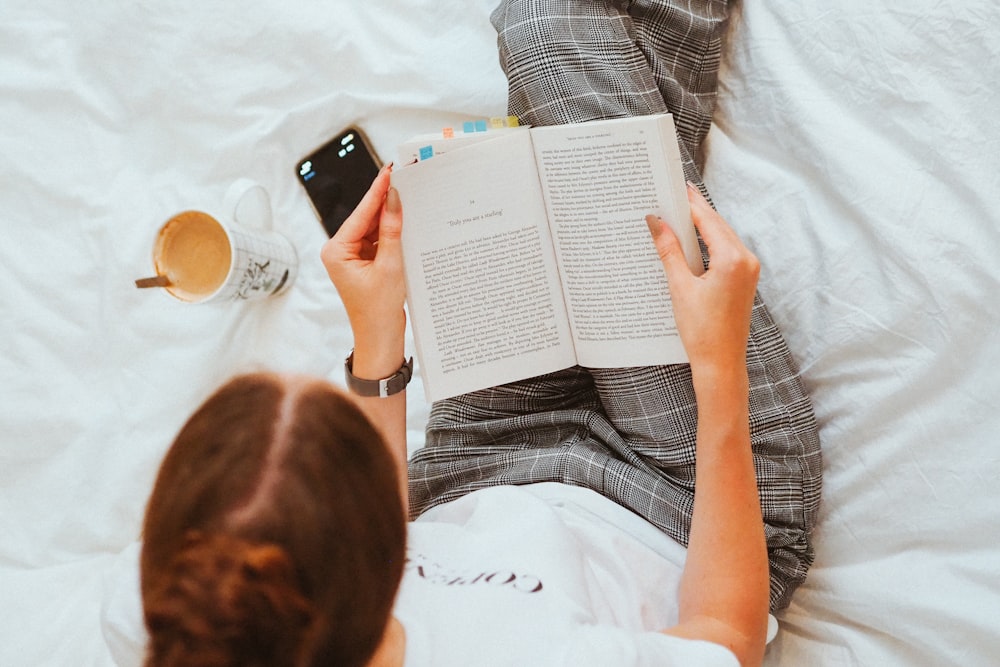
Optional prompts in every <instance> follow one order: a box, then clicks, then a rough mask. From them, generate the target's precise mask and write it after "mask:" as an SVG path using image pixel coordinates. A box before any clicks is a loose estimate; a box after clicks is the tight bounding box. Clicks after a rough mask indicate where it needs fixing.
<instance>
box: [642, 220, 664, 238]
mask: <svg viewBox="0 0 1000 667" xmlns="http://www.w3.org/2000/svg"><path fill="white" fill-rule="evenodd" d="M646 226H647V227H649V233H650V234H652V235H653V238H654V239H655V238H656V237H657V236H659V235H660V233H661V232H663V220H661V219H660V218H658V217H656V216H655V215H653V214H649V215H647V216H646Z"/></svg>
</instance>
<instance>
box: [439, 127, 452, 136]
mask: <svg viewBox="0 0 1000 667" xmlns="http://www.w3.org/2000/svg"><path fill="white" fill-rule="evenodd" d="M441 136H443V137H444V138H445V139H454V138H455V128H453V127H446V128H444V129H443V130H441Z"/></svg>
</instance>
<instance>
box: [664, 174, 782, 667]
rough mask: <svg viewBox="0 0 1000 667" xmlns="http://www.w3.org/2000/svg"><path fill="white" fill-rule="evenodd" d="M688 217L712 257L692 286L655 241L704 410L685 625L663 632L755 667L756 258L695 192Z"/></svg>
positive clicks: (668, 235)
mask: <svg viewBox="0 0 1000 667" xmlns="http://www.w3.org/2000/svg"><path fill="white" fill-rule="evenodd" d="M688 199H689V201H690V203H691V214H692V217H693V219H694V222H695V225H696V226H697V227H698V230H699V231H700V232H701V235H702V238H703V239H704V241H705V243H706V245H707V246H708V250H709V268H708V271H706V272H705V273H704V274H703V275H701V276H694V275H693V274H692V273H691V272H690V270H689V269H688V267H687V264H686V263H685V261H684V257H683V253H682V252H681V250H680V246H679V244H678V242H677V239H676V237H674V235H673V233H672V232H671V231H670V229H669V227H667V226H666V225H664V224H663V222H662V221H661V220H659V219H657V218H655V217H653V216H650V217H649V218H648V219H647V222H648V223H649V227H650V231H651V232H652V234H653V239H654V242H655V243H656V247H657V250H658V252H659V254H660V258H661V259H662V260H663V265H664V268H665V269H666V272H667V277H668V280H669V282H670V292H671V296H672V299H673V302H674V314H675V317H676V322H677V328H678V331H679V333H680V335H681V339H682V340H683V341H684V346H685V349H686V350H687V352H688V356H689V359H690V362H691V374H692V379H693V383H694V391H695V396H696V398H697V401H698V429H697V436H696V438H697V444H696V446H697V453H696V465H697V473H696V474H697V477H696V483H695V494H694V514H693V517H692V521H691V535H690V539H689V542H688V556H687V563H686V565H685V567H684V573H683V575H682V577H681V585H680V594H679V595H680V599H679V603H680V614H679V622H678V624H677V625H676V626H674V627H673V628H669V629H667V630H665V631H664V632H666V633H668V634H671V635H676V636H681V637H688V638H692V639H704V640H708V641H713V642H716V643H719V644H722V645H724V646H726V647H728V648H729V649H730V650H732V651H733V653H735V654H736V656H737V658H738V659H739V660H740V663H741V664H742V665H744V667H746V666H747V665H759V664H760V663H761V661H762V660H763V655H764V646H765V637H766V633H767V612H768V584H769V580H768V577H769V574H768V561H767V548H766V542H765V538H764V524H763V519H762V517H761V510H760V498H759V497H758V494H757V482H756V477H755V475H754V468H753V458H752V456H751V450H750V426H749V406H748V398H747V396H748V389H749V388H748V379H747V370H746V344H747V337H748V335H749V329H750V312H751V308H752V305H753V297H754V291H755V289H756V284H757V276H758V274H759V270H760V267H759V263H758V261H757V258H756V257H754V255H753V254H752V253H751V252H750V251H749V250H747V248H746V247H745V246H744V245H743V244H742V243H741V242H740V240H739V239H738V238H737V237H736V234H735V233H734V232H733V231H732V229H730V228H729V226H728V225H727V224H726V223H725V221H723V220H722V218H721V217H720V216H719V215H718V214H717V213H716V212H715V211H714V210H713V209H712V207H711V206H709V205H708V203H707V202H706V201H705V200H704V198H702V196H701V195H700V193H698V192H697V190H695V189H694V188H693V187H690V186H689V188H688Z"/></svg>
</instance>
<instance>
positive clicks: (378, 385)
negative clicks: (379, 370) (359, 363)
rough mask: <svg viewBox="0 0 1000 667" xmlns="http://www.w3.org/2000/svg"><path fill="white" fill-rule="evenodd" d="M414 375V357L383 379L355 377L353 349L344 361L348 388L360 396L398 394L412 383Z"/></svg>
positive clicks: (383, 396) (381, 396)
mask: <svg viewBox="0 0 1000 667" xmlns="http://www.w3.org/2000/svg"><path fill="white" fill-rule="evenodd" d="M412 377H413V357H410V358H409V359H407V360H405V361H403V365H402V366H400V367H399V370H398V371H396V372H395V373H393V374H392V375H390V376H389V377H387V378H382V379H381V380H362V379H361V378H358V377H354V350H351V354H350V355H348V357H347V359H346V360H345V361H344V379H345V381H346V382H347V388H348V389H350V390H351V391H352V392H353V393H355V394H357V395H358V396H369V397H374V396H378V397H379V398H385V397H387V396H392V395H393V394H398V393H399V392H401V391H403V390H404V389H406V385H408V384H410V378H412Z"/></svg>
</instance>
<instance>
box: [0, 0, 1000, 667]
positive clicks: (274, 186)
mask: <svg viewBox="0 0 1000 667" xmlns="http://www.w3.org/2000/svg"><path fill="white" fill-rule="evenodd" d="M202 4H203V5H204V4H205V3H202ZM746 4H747V6H746V7H745V8H744V10H743V12H742V15H741V17H740V18H739V20H738V22H737V24H736V25H735V27H734V32H733V42H732V44H731V47H730V50H729V53H728V54H727V57H726V61H725V66H724V70H723V77H722V78H723V84H722V89H721V96H720V108H719V113H718V116H717V119H716V120H717V122H716V127H714V128H713V130H712V132H711V134H710V138H709V142H708V160H707V167H706V172H707V182H708V184H709V187H710V188H711V190H712V191H713V194H714V197H715V201H716V203H717V205H718V206H719V208H720V210H721V211H722V212H723V214H724V215H726V217H728V218H729V219H730V221H731V222H732V223H733V225H734V226H735V227H736V228H737V229H738V230H739V232H740V233H741V234H742V235H743V236H744V238H745V239H746V240H747V242H748V244H750V245H751V247H752V248H753V249H754V250H755V251H756V252H757V254H758V255H759V256H760V258H761V260H762V262H763V267H764V268H763V274H762V278H761V286H760V289H761V292H762V294H763V296H764V298H765V300H766V301H767V302H768V304H769V305H770V307H771V310H772V314H773V315H774V317H775V319H776V321H777V322H778V324H779V326H780V327H781V328H782V330H783V331H784V332H785V334H786V336H787V339H788V341H789V344H790V347H791V349H792V350H793V353H794V355H795V357H796V359H797V360H798V362H799V364H800V365H801V368H802V372H803V377H804V379H805V382H806V385H807V387H808V389H809V390H810V392H811V393H812V396H813V398H814V404H815V409H816V414H817V417H818V419H819V422H820V425H821V429H822V430H821V436H822V440H823V446H824V452H825V475H826V483H825V488H824V497H823V508H822V514H821V521H820V525H819V528H818V531H817V536H816V546H817V559H816V564H815V567H814V569H813V571H812V574H811V576H810V578H809V580H808V581H807V582H806V584H805V585H804V586H803V587H802V588H801V589H800V590H799V592H798V593H797V594H796V597H795V599H794V601H793V603H792V606H791V607H790V608H789V609H788V610H787V611H786V612H784V613H783V614H782V615H781V616H780V617H779V621H780V623H781V628H782V630H781V632H779V634H778V638H777V639H776V640H775V643H774V644H773V645H772V646H771V648H770V649H769V652H768V656H767V664H769V665H789V666H792V665H807V664H808V665H841V664H843V665H899V666H900V667H902V666H904V665H906V666H910V665H944V664H964V665H987V664H991V663H993V662H995V660H996V656H997V655H998V654H1000V640H998V639H997V636H998V634H997V631H996V623H997V619H1000V577H998V576H997V573H998V571H1000V553H998V549H997V546H996V538H995V534H996V526H997V516H998V514H997V511H998V510H997V507H998V504H1000V490H998V489H1000V461H998V456H1000V455H998V451H1000V449H998V447H997V444H998V442H997V441H998V435H1000V416H998V415H1000V399H998V398H997V397H998V395H1000V372H998V371H997V368H998V365H1000V334H998V330H1000V296H998V295H1000V268H998V260H1000V214H998V213H997V211H998V210H1000V157H998V155H1000V123H998V122H997V120H996V118H995V115H996V111H997V109H1000V89H998V88H997V85H996V82H997V81H1000V65H998V64H997V63H1000V46H998V43H997V41H996V40H995V39H994V38H993V36H994V33H995V30H996V27H997V26H998V25H1000V8H998V7H997V6H996V4H995V3H994V2H993V0H970V1H969V2H965V3H958V2H947V1H946V2H931V1H930V0H917V1H916V2H913V3H908V4H907V5H906V6H900V7H898V8H895V7H885V6H881V5H878V4H872V3H868V2H863V1H861V0H848V1H847V2H843V3H839V4H838V5H836V6H829V5H828V3H827V4H826V5H820V3H783V4H784V5H787V6H782V7H781V8H780V9H778V8H776V7H766V6H763V5H764V4H765V3H746ZM770 4H772V5H774V4H776V3H770ZM491 8H492V0H491V1H490V2H486V1H484V0H473V1H471V2H463V3H434V2H429V1H426V0H415V1H413V2H408V3H390V2H388V0H370V1H369V2H366V3H349V2H346V1H345V0H333V1H330V2H325V3H313V4H312V5H310V6H308V7H305V6H302V7H297V8H294V9H290V8H289V6H287V5H281V4H279V3H272V2H265V1H264V0H249V1H248V2H244V3H241V4H240V6H239V8H238V10H236V9H232V8H228V9H224V8H222V7H221V6H216V5H210V6H202V7H196V6H194V5H188V4H184V3H178V2H161V3H155V4H150V3H133V4H132V5H125V6H119V7H114V8H112V7H111V6H110V5H109V6H107V7H104V6H84V5H80V4H79V3H71V2H68V1H66V0H49V1H47V2H46V1H44V0H43V1H41V2H33V3H27V2H21V1H15V2H12V3H7V5H6V6H5V8H4V19H3V21H0V90H2V95H0V127H2V128H3V131H2V132H0V196H2V199H0V203H2V207H0V216H2V218H0V219H2V224H3V230H4V236H3V243H0V267H2V272H3V273H2V275H3V277H4V284H3V287H2V289H0V312H2V313H3V317H4V319H5V322H6V324H5V325H4V334H3V343H2V345H0V378H2V380H3V382H2V384H0V484H2V493H0V532H2V535H3V538H2V539H0V664H3V665H102V666H103V665H108V664H110V655H109V653H108V649H107V647H106V645H105V643H104V639H103V638H102V636H101V630H100V621H99V613H100V607H101V603H102V599H103V596H104V591H105V588H106V586H107V585H108V582H109V581H110V580H113V578H114V576H115V572H116V569H115V568H116V566H117V565H118V564H119V560H118V555H119V553H120V552H121V550H122V549H124V548H125V547H126V546H127V545H128V544H130V543H131V542H133V541H134V540H135V539H136V538H137V536H138V531H139V524H140V520H141V516H142V512H143V506H144V503H145V500H146V497H147V494H148V491H149V488H150V484H151V481H152V478H153V476H154V474H155V471H156V467H157V465H158V463H159V460H160V458H161V457H162V455H163V453H164V451H165V449H166V447H167V446H168V444H169V442H170V440H171V438H172V436H173V435H174V433H175V432H176V430H177V429H178V428H179V426H180V425H181V423H182V422H183V420H184V418H185V417H186V416H187V414H189V413H190V411H191V410H192V409H193V408H194V407H195V406H196V405H197V404H198V403H200V402H201V400H203V399H204V398H205V397H206V396H207V394H208V393H210V392H211V390H212V389H213V388H214V387H216V386H217V385H218V384H219V383H221V382H222V381H224V380H225V379H227V378H228V377H230V376H231V375H233V374H235V373H238V372H242V371H247V370H254V369H261V368H270V369H280V370H291V371H303V372H310V373H314V374H320V375H324V376H327V377H330V378H332V379H334V380H335V381H338V382H339V381H340V374H341V366H342V361H343V357H344V356H345V354H346V352H347V351H348V349H349V347H350V333H349V330H348V328H347V322H346V318H345V316H344V314H343V311H342V310H341V308H340V306H339V303H338V300H337V297H336V294H335V292H334V290H333V289H332V287H330V286H329V284H328V282H327V279H326V277H325V275H324V272H323V269H322V266H321V265H320V263H319V261H318V253H319V248H320V246H321V244H322V242H323V232H322V230H321V228H320V226H319V224H318V222H317V221H316V220H315V218H314V217H313V214H312V211H311V210H310V208H309V206H308V204H307V201H306V199H305V197H304V195H303V193H302V192H301V191H300V188H299V185H298V184H297V183H296V181H295V178H294V172H293V168H294V165H295V162H296V160H297V159H298V158H300V157H301V156H303V155H304V154H305V153H307V152H308V151H309V150H310V149H312V148H313V147H315V146H317V145H319V144H320V143H322V142H323V141H324V140H326V139H327V138H328V137H329V136H331V135H332V134H333V133H334V132H336V131H337V130H338V129H340V127H342V126H344V125H346V124H348V123H352V122H357V123H359V124H360V125H362V126H363V127H365V128H366V129H367V131H368V133H369V135H370V137H371V138H372V140H373V141H374V143H375V145H376V148H377V149H378V151H379V152H380V153H381V155H382V156H383V157H384V158H386V159H391V157H392V156H393V155H394V147H395V145H396V143H398V142H399V141H401V140H403V139H405V138H407V137H409V136H410V135H413V134H416V133H419V132H426V131H433V130H435V129H437V128H440V127H442V126H445V125H451V124H454V123H456V122H458V121H460V120H462V119H467V118H479V117H487V116H496V115H502V114H503V113H504V99H505V92H506V91H505V83H504V79H503V76H502V73H501V72H500V70H499V67H498V65H497V60H496V54H495V47H494V34H493V31H492V28H491V27H490V25H489V22H488V12H489V10H490V9H491ZM238 178H251V179H254V180H256V181H257V182H259V183H261V184H262V185H263V186H264V187H265V188H267V190H268V191H269V193H270V197H271V205H272V208H273V211H274V218H275V226H276V228H277V229H278V230H279V231H281V232H282V233H284V234H285V235H287V236H288V237H289V238H290V239H291V240H292V241H293V243H294V244H295V246H296V248H297V250H298V253H299V255H300V258H301V261H302V267H301V272H300V275H299V278H298V280H297V281H296V283H295V285H294V286H293V287H292V289H291V290H290V292H289V293H288V294H287V296H284V297H280V298H276V299H272V300H269V301H267V302H259V303H246V304H230V305H220V306H212V305H203V306H191V305H187V304H182V303H179V302H176V301H174V300H172V299H171V298H170V297H168V296H167V295H165V294H163V293H158V292H156V291H155V290H152V291H150V290H145V291H139V290H136V289H135V288H134V287H133V284H132V281H133V279H135V278H138V277H143V276H145V275H147V274H148V273H149V271H150V264H151V260H150V249H151V246H152V241H153V238H154V235H155V232H156V230H157V228H158V227H159V225H160V224H161V223H162V222H163V221H164V220H165V219H166V218H168V217H169V216H170V215H172V214H173V213H176V212H178V211H180V210H183V209H187V208H200V209H204V210H207V211H215V212H218V211H220V209H221V206H222V201H223V197H224V194H225V191H226V189H227V187H228V186H229V184H230V183H232V182H233V181H235V180H236V179H238ZM411 387H413V389H412V391H411V397H410V404H411V408H410V411H411V427H410V443H411V445H412V446H413V447H418V446H420V444H421V441H422V434H421V431H422V426H423V422H424V420H425V419H426V413H427V408H426V405H425V403H424V401H423V396H422V394H421V390H420V383H419V382H415V383H413V384H412V385H411Z"/></svg>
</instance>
